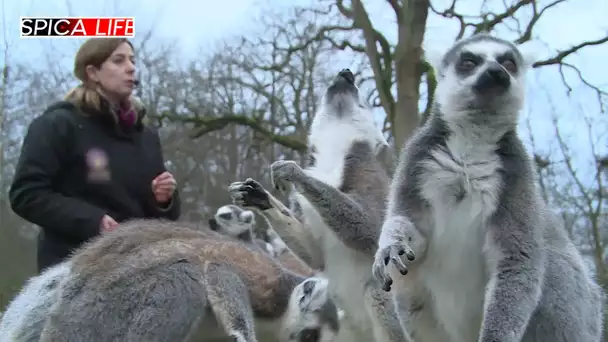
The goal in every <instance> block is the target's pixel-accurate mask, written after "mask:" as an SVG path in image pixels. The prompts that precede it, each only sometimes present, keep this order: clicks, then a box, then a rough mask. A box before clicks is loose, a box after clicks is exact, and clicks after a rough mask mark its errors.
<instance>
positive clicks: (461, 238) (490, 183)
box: [419, 138, 502, 341]
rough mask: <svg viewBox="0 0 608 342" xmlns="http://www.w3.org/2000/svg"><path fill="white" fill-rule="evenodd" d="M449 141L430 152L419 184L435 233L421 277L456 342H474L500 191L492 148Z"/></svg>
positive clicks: (487, 145)
mask: <svg viewBox="0 0 608 342" xmlns="http://www.w3.org/2000/svg"><path fill="white" fill-rule="evenodd" d="M465 141H466V140H464V139H457V138H451V139H448V140H447V143H446V145H445V146H441V147H435V148H432V149H431V150H430V151H429V154H428V156H427V158H426V160H425V161H424V162H423V164H422V170H421V173H420V179H419V186H420V188H419V190H420V193H421V196H422V197H423V198H424V199H425V200H426V201H427V202H428V203H429V204H430V207H429V208H428V210H429V212H428V213H429V214H430V220H429V222H431V225H432V227H428V228H427V229H428V230H429V232H427V233H428V235H429V237H430V238H429V247H428V248H429V250H428V252H427V258H426V260H425V261H424V264H425V266H424V267H422V277H423V281H424V283H425V284H426V286H427V287H428V288H429V290H430V292H431V293H432V297H433V305H434V306H435V312H436V314H437V316H438V319H439V320H440V321H441V322H442V323H443V325H444V326H445V328H446V331H447V332H448V333H449V335H450V336H452V338H453V340H454V341H470V340H476V335H475V334H476V332H477V331H478V330H479V326H478V324H480V323H481V319H482V315H483V298H484V292H485V286H486V284H487V281H488V279H489V276H488V274H487V269H486V265H485V262H484V260H485V257H484V255H483V253H484V245H485V242H486V232H487V229H488V222H489V219H490V217H491V215H492V214H493V213H494V212H495V210H496V208H497V204H498V203H497V201H498V198H499V192H500V188H501V185H502V182H501V176H500V173H499V170H500V167H501V161H500V158H499V156H498V155H497V154H496V153H495V152H494V147H493V146H491V145H490V144H477V145H475V144H474V143H466V142H465Z"/></svg>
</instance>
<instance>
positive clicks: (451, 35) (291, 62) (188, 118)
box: [0, 0, 608, 311]
mask: <svg viewBox="0 0 608 342" xmlns="http://www.w3.org/2000/svg"><path fill="white" fill-rule="evenodd" d="M0 11H1V15H2V17H1V19H0V26H1V27H0V29H1V31H0V66H1V67H2V68H1V69H2V73H1V74H0V129H1V132H0V133H1V135H0V145H1V148H0V191H1V192H2V196H0V311H2V310H3V308H4V307H5V306H6V304H7V303H8V302H9V301H10V300H11V299H12V297H13V296H14V295H15V294H16V292H17V291H18V290H19V289H20V288H21V286H22V285H23V283H24V281H25V280H26V279H27V278H28V277H30V276H31V275H33V274H34V272H35V263H34V261H35V243H36V242H35V241H36V240H35V237H36V232H37V229H38V228H37V227H35V226H33V225H31V224H28V223H27V222H24V221H23V220H21V219H20V218H19V217H17V216H16V215H15V214H13V213H12V211H11V209H10V205H9V203H8V201H7V196H6V192H7V191H8V187H9V185H10V182H11V181H12V174H13V169H14V165H15V162H16V160H17V158H18V156H19V151H20V147H21V141H22V137H23V133H24V129H25V128H26V126H27V124H28V123H29V122H30V121H31V120H32V118H33V117H34V116H37V115H40V114H41V113H42V111H43V110H44V108H45V107H46V106H47V105H49V104H50V103H51V102H53V101H55V100H57V99H60V98H61V97H62V96H63V95H64V94H65V92H66V91H67V90H68V89H69V88H70V87H72V86H74V85H75V82H74V78H73V76H72V74H71V73H72V66H73V57H74V55H75V53H76V50H77V48H78V46H79V45H80V44H81V43H82V40H81V39H76V38H72V39H69V38H57V39H51V38H49V39H42V38H41V39H36V38H33V39H32V38H29V39H20V38H19V17H20V16H60V17H65V16H129V17H130V16H134V17H135V30H136V36H135V38H134V39H133V42H134V43H135V46H136V54H137V68H138V74H139V78H140V80H141V84H140V87H139V88H138V89H137V93H138V95H139V96H140V97H141V98H142V100H143V101H144V103H145V104H146V105H147V107H148V115H149V118H150V122H151V124H153V125H155V126H157V127H159V128H160V132H161V134H162V139H163V143H164V153H165V158H166V160H167V166H168V168H169V170H170V171H171V172H173V173H174V175H175V177H176V178H177V180H178V183H179V187H180V191H181V193H182V199H183V201H184V204H183V208H184V209H183V215H182V219H183V220H188V221H198V220H202V219H206V218H207V217H208V216H209V215H211V214H212V213H213V212H214V211H215V210H216V209H217V208H218V207H219V206H221V205H224V204H226V203H228V202H229V197H228V195H227V192H226V189H227V186H228V185H229V184H230V183H231V182H233V181H238V180H244V179H245V178H247V177H253V178H256V179H258V180H260V181H261V182H262V183H263V184H264V185H265V186H268V185H269V180H268V166H269V165H270V163H271V162H272V161H274V160H276V159H280V158H291V159H295V160H302V158H303V153H304V152H305V150H306V146H305V144H306V134H307V132H308V128H309V124H310V122H311V119H312V116H313V114H314V112H315V110H316V107H317V102H318V100H319V96H320V95H321V94H322V92H323V91H324V89H325V87H326V86H327V84H328V80H329V79H330V78H331V77H333V76H334V75H335V74H336V73H337V72H338V71H339V70H340V69H343V68H350V69H351V70H352V71H353V72H355V73H356V74H357V75H358V76H357V82H358V84H359V85H360V87H361V91H362V94H363V95H364V96H365V99H366V100H367V101H369V103H370V104H371V105H373V106H374V108H375V115H376V118H377V121H378V124H379V125H381V126H382V127H383V128H384V131H385V134H386V137H387V138H388V139H389V141H390V142H391V144H392V145H393V149H394V151H395V152H396V151H397V150H398V149H399V148H401V146H402V143H403V141H404V140H405V139H407V138H408V137H409V136H410V135H411V133H412V131H413V130H414V129H415V128H416V127H417V125H419V124H420V123H421V122H423V121H424V119H425V115H426V113H427V111H428V108H429V107H428V103H429V102H430V101H431V99H432V95H433V89H434V86H435V77H434V73H433V69H432V68H431V67H430V65H429V63H428V62H426V60H425V59H424V58H421V52H422V51H425V53H427V54H428V55H429V56H430V55H431V54H436V53H441V52H443V51H445V50H446V49H447V48H448V47H449V46H450V44H452V43H453V42H454V41H455V40H456V39H458V38H461V37H467V36H470V35H471V34H474V33H475V32H482V31H489V32H492V33H494V34H496V35H498V36H500V37H502V38H506V39H509V40H510V41H513V42H516V43H518V44H520V43H526V44H532V45H531V46H533V47H534V49H535V51H537V52H538V60H537V61H536V63H535V64H534V69H533V71H532V72H530V73H529V76H528V79H529V89H528V94H527V105H526V108H525V111H524V112H523V113H522V116H521V122H520V127H519V130H520V133H521V136H522V137H523V138H524V140H525V142H526V144H527V147H528V148H529V151H530V152H531V153H534V155H535V159H536V162H537V167H538V181H539V182H538V185H539V187H540V188H541V190H542V193H543V195H544V197H545V199H546V200H547V201H548V202H549V203H550V204H551V206H552V208H553V209H554V210H555V211H556V212H559V213H560V214H561V215H563V217H564V219H565V221H566V228H567V230H568V232H569V233H570V235H571V236H572V238H573V239H574V241H575V242H576V244H577V246H578V247H579V248H580V250H581V251H582V252H583V253H584V255H585V257H586V259H587V261H588V263H589V267H590V268H591V269H592V270H593V272H594V273H595V274H596V276H597V278H598V280H599V282H600V283H601V284H602V285H603V286H604V288H605V289H608V260H607V259H608V258H607V256H608V255H607V253H606V246H607V243H608V220H607V217H606V216H607V214H606V207H607V200H608V187H607V186H606V184H607V183H608V135H607V132H608V125H607V123H608V120H607V115H606V112H605V110H606V106H608V95H607V92H608V68H606V56H608V22H607V21H606V17H607V16H608V2H607V1H603V0H586V1H585V6H582V5H581V2H580V1H574V0H542V1H540V0H539V1H535V0H519V1H514V0H496V1H483V0H466V1H465V0H373V1H371V0H368V1H362V0H351V1H342V0H317V1H304V0H290V1H279V0H231V1H217V2H216V1H210V0H199V1H196V0H172V1H162V0H148V1H143V0H123V1H116V0H107V1H102V0H94V1H93V0H90V1H86V2H85V1H78V0H36V1H34V0H23V1H21V2H20V1H12V0H2V8H1V9H0ZM429 95H430V96H429ZM393 160H394V158H393ZM387 165H389V166H390V165H391V158H387Z"/></svg>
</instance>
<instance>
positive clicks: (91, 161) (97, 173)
mask: <svg viewBox="0 0 608 342" xmlns="http://www.w3.org/2000/svg"><path fill="white" fill-rule="evenodd" d="M85 158H86V162H87V167H88V171H89V172H88V179H89V181H91V182H103V181H109V180H110V169H109V167H108V155H107V154H106V153H105V152H104V151H103V150H101V149H99V148H92V149H90V150H89V151H88V152H87V154H86V156H85Z"/></svg>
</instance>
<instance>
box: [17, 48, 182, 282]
mask: <svg viewBox="0 0 608 342" xmlns="http://www.w3.org/2000/svg"><path fill="white" fill-rule="evenodd" d="M74 74H75V76H76V77H77V78H78V79H79V80H80V81H81V84H80V85H79V86H77V87H76V88H74V89H72V90H71V91H70V92H69V93H68V94H67V95H66V97H65V99H64V100H63V101H59V102H57V103H54V104H52V105H51V106H49V107H48V108H47V109H46V110H45V111H44V113H43V114H42V115H40V116H38V117H36V118H35V119H34V120H33V121H32V122H31V123H30V125H29V127H28V131H27V133H26V136H25V138H24V141H23V146H22V147H21V155H20V157H19V161H18V164H17V168H16V172H15V177H14V179H13V183H12V185H11V187H10V190H9V198H10V202H11V207H12V209H13V211H14V212H15V213H16V214H17V215H19V216H21V217H22V218H23V219H25V220H27V221H29V222H32V223H34V224H36V225H38V226H40V227H41V228H42V229H41V232H40V236H39V245H38V272H42V270H44V269H45V268H47V267H49V266H52V265H55V264H57V263H59V262H61V261H62V260H63V259H65V258H66V257H67V256H68V255H69V254H70V253H71V251H72V250H74V249H75V248H77V247H79V246H80V245H81V244H82V243H83V242H85V241H87V240H89V239H91V238H92V237H95V236H97V235H98V234H100V233H103V232H107V231H111V230H113V229H114V228H115V227H116V226H117V225H118V222H121V221H124V220H127V219H133V218H165V219H170V220H177V219H178V217H179V215H180V208H181V202H180V199H179V196H178V193H177V191H176V190H175V189H176V182H175V179H174V178H173V175H171V173H169V172H167V171H166V170H165V166H164V160H163V159H164V158H163V154H162V150H161V143H160V138H159V135H158V132H157V131H156V130H154V129H152V128H151V127H148V126H146V125H145V124H144V123H143V122H142V120H143V118H144V116H145V109H144V107H143V105H142V103H141V102H140V101H139V100H138V99H137V98H135V97H133V96H132V95H131V94H132V92H133V88H134V87H135V85H136V80H135V63H134V53H133V46H132V45H131V43H130V42H129V41H127V40H126V39H121V38H92V39H90V40H88V41H86V42H85V43H84V44H83V45H82V46H81V47H80V49H79V50H78V53H77V54H76V58H75V63H74Z"/></svg>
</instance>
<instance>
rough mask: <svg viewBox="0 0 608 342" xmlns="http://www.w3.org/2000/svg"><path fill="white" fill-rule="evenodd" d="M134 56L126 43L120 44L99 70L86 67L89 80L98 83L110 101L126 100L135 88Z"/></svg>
mask: <svg viewBox="0 0 608 342" xmlns="http://www.w3.org/2000/svg"><path fill="white" fill-rule="evenodd" d="M134 59H135V56H134V53H133V49H131V46H130V45H129V44H128V43H122V44H121V45H119V46H118V48H116V50H114V52H112V55H110V57H108V59H107V60H106V61H105V62H103V63H102V64H101V66H100V68H99V69H97V68H95V67H93V66H88V67H87V72H88V74H89V75H88V76H89V78H90V79H91V80H93V81H95V82H97V83H99V84H100V85H101V87H102V88H103V90H104V91H105V92H106V94H107V96H108V97H110V99H112V100H115V101H121V100H123V99H126V98H128V97H129V96H130V95H131V93H132V92H133V88H135V62H134Z"/></svg>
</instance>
